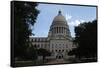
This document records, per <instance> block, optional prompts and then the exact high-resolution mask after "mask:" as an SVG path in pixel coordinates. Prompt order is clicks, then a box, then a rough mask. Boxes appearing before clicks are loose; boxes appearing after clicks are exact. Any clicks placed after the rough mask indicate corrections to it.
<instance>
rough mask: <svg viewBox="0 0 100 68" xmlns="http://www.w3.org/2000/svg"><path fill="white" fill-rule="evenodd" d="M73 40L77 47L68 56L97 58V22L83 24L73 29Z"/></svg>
mask: <svg viewBox="0 0 100 68" xmlns="http://www.w3.org/2000/svg"><path fill="white" fill-rule="evenodd" d="M75 36H76V37H75V40H74V42H76V43H78V47H77V48H76V49H73V50H72V51H71V52H69V54H71V55H72V54H75V55H76V56H77V57H79V58H81V57H86V58H90V57H92V58H96V57H97V20H94V21H92V22H85V23H82V24H80V25H79V26H76V27H75Z"/></svg>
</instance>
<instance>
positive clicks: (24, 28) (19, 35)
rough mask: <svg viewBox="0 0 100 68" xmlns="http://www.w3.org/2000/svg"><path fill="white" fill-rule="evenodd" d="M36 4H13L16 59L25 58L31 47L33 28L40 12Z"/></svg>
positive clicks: (16, 2)
mask: <svg viewBox="0 0 100 68" xmlns="http://www.w3.org/2000/svg"><path fill="white" fill-rule="evenodd" d="M37 5H38V4H37V3H34V2H24V1H22V2H20V1H14V2H13V6H14V7H13V9H14V11H13V12H14V57H21V58H23V57H25V54H26V51H27V48H28V46H29V36H30V35H32V29H31V27H32V26H34V23H35V22H36V18H37V16H38V14H39V10H37V9H36V6H37Z"/></svg>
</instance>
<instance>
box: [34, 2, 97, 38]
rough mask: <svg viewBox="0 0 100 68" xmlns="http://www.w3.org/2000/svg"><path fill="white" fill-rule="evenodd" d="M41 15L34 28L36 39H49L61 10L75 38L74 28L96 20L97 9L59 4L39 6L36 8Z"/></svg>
mask: <svg viewBox="0 0 100 68" xmlns="http://www.w3.org/2000/svg"><path fill="white" fill-rule="evenodd" d="M36 8H37V9H38V10H39V11H40V13H39V14H38V17H37V20H36V23H35V25H34V27H33V28H32V32H33V33H34V34H35V37H47V36H48V32H49V29H50V26H51V24H52V21H53V19H54V17H55V16H57V14H58V11H59V10H61V12H62V15H63V16H65V18H66V20H67V23H68V25H69V29H70V32H71V36H72V37H75V32H74V26H78V24H80V23H83V22H88V21H92V20H94V19H96V7H90V6H75V5H59V4H39V5H38V6H37V7H36Z"/></svg>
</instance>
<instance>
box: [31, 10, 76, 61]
mask: <svg viewBox="0 0 100 68" xmlns="http://www.w3.org/2000/svg"><path fill="white" fill-rule="evenodd" d="M30 41H31V42H32V46H35V47H37V48H38V49H39V48H43V49H46V50H48V51H50V52H51V56H50V57H51V58H55V59H64V58H68V57H69V55H68V52H69V51H71V50H72V49H73V48H75V45H74V44H73V42H72V37H71V33H70V30H69V26H68V23H67V21H66V19H65V17H64V16H63V15H62V12H61V11H58V14H57V16H55V17H54V19H53V21H52V24H51V26H50V29H49V33H48V36H47V37H30Z"/></svg>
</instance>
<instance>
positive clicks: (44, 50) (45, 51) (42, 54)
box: [38, 48, 51, 60]
mask: <svg viewBox="0 0 100 68" xmlns="http://www.w3.org/2000/svg"><path fill="white" fill-rule="evenodd" d="M38 55H39V56H43V60H45V57H46V56H50V55H51V53H50V52H49V51H47V50H46V49H42V48H40V49H38Z"/></svg>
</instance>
